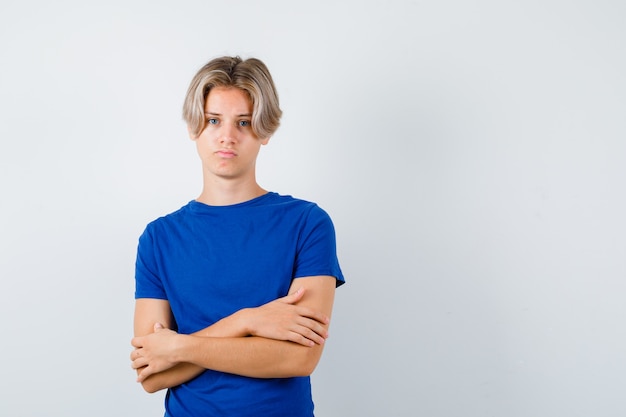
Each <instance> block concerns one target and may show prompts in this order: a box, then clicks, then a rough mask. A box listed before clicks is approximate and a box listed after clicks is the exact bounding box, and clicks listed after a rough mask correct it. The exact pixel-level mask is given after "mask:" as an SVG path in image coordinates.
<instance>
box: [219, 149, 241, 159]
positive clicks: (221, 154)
mask: <svg viewBox="0 0 626 417" xmlns="http://www.w3.org/2000/svg"><path fill="white" fill-rule="evenodd" d="M215 154H216V155H217V156H218V157H220V158H225V159H230V158H234V157H235V156H237V154H236V153H235V152H234V151H231V150H228V149H221V150H219V151H217V152H215Z"/></svg>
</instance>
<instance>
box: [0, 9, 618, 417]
mask: <svg viewBox="0 0 626 417" xmlns="http://www.w3.org/2000/svg"><path fill="white" fill-rule="evenodd" d="M90 3H91V2H79V1H57V2H46V1H42V0H36V1H32V2H18V1H8V2H7V1H3V2H2V4H1V5H0V60H1V65H0V164H1V165H0V196H1V197H0V198H1V201H2V204H1V206H0V210H1V211H0V214H1V215H0V294H1V297H2V302H1V303H0V320H1V323H2V324H1V327H0V328H1V329H2V330H1V331H2V334H3V336H2V343H0V369H1V373H2V378H0V397H1V399H0V415H3V416H46V417H48V416H59V417H71V416H81V417H82V416H92V417H97V416H111V415H118V416H131V415H141V416H148V415H153V416H157V415H162V412H163V411H162V410H163V406H162V400H163V393H157V394H154V395H149V394H146V393H144V392H143V390H142V389H141V387H140V386H138V385H137V384H136V383H135V382H134V372H133V371H132V370H131V369H130V361H129V359H128V355H129V353H130V344H129V343H130V342H129V341H130V338H131V336H132V311H133V303H134V300H133V291H134V259H135V249H136V244H137V238H138V237H139V235H140V233H141V232H142V231H143V228H144V227H145V225H146V224H147V223H148V222H149V221H151V220H153V219H154V218H156V217H158V216H161V215H163V214H166V213H168V212H171V211H173V210H175V209H177V208H179V207H180V206H182V205H184V204H185V203H186V202H187V201H189V200H191V199H193V198H195V197H197V195H198V194H199V192H200V185H201V184H200V164H199V160H198V158H197V156H196V154H195V148H194V146H193V143H192V142H191V141H190V140H189V139H188V137H187V133H186V128H185V126H184V123H183V122H182V120H181V116H180V113H181V106H182V100H183V97H184V94H185V92H186V88H187V86H188V83H189V81H190V80H191V77H192V76H193V74H194V73H195V72H196V71H197V69H198V68H199V67H200V66H201V65H203V64H204V63H205V62H206V61H208V60H209V59H211V58H214V57H216V56H220V55H223V54H229V55H234V54H239V55H241V56H242V57H249V56H255V57H259V58H261V59H262V60H264V61H265V62H266V63H267V65H268V66H269V68H270V70H271V72H272V74H273V76H274V78H275V81H276V84H277V87H278V90H279V94H280V99H281V104H282V107H283V109H284V118H283V122H282V126H281V127H280V129H279V130H278V132H277V133H276V135H275V136H274V137H273V138H272V140H271V141H270V143H269V145H268V146H267V147H265V148H263V149H262V154H261V156H260V160H259V164H258V179H259V181H260V183H261V185H262V186H264V187H265V188H268V189H271V190H273V191H277V192H280V193H283V194H291V195H294V196H296V197H300V198H304V199H308V200H313V201H316V202H318V203H319V204H320V205H321V206H322V207H323V208H325V209H326V210H327V211H328V212H329V213H330V215H331V216H332V218H333V219H334V222H335V227H336V230H337V236H338V250H339V256H340V262H341V265H342V267H343V270H344V273H345V275H346V278H347V281H348V283H347V285H345V286H344V287H342V288H340V289H339V290H338V292H337V297H336V304H335V310H334V317H333V323H332V326H331V332H330V333H331V337H330V339H329V341H328V344H327V346H326V350H325V352H324V355H323V357H322V361H321V363H320V365H319V367H318V368H317V370H316V371H315V373H314V375H313V384H314V386H313V389H314V397H315V401H316V406H317V415H318V416H341V417H343V416H355V417H362V416H381V417H390V416H432V417H439V416H441V417H450V416H464V417H479V416H480V417H483V416H506V417H517V416H526V417H555V416H594V417H600V416H623V415H626V401H625V400H624V388H625V387H626V360H625V352H626V326H624V319H625V318H626V307H625V306H626V303H625V302H624V298H625V297H624V296H625V294H626V279H625V278H626V257H625V256H624V254H625V250H626V221H625V220H624V219H625V217H624V213H626V196H625V186H624V180H625V179H626V123H625V120H626V118H625V114H626V100H625V98H626V78H625V77H624V74H626V60H625V56H626V55H625V54H624V44H625V42H626V27H625V26H624V21H625V18H626V6H625V3H624V2H618V1H598V0H594V1H591V0H589V1H583V0H580V1H568V2H566V1H556V0H543V1H533V0H531V1H508V2H507V1H505V2H498V1H488V0H478V1H474V2H465V1H459V0H457V1H454V0H451V1H398V0H386V1H364V0H345V1H341V0H340V1H317V2H309V3H306V2H290V1H283V2H280V1H262V2H254V1H231V2H228V1H224V2H219V3H218V2H211V1H185V2H170V1H108V2H97V3H95V4H90Z"/></svg>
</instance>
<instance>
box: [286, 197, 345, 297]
mask: <svg viewBox="0 0 626 417" xmlns="http://www.w3.org/2000/svg"><path fill="white" fill-rule="evenodd" d="M316 275H329V276H333V277H335V278H336V279H337V286H340V285H342V284H344V283H345V279H344V277H343V273H342V272H341V268H340V266H339V260H338V259H337V245H336V241H335V227H334V225H333V222H332V220H331V218H330V216H329V215H328V214H327V213H326V212H325V211H324V210H323V209H322V208H320V207H319V206H317V205H313V206H312V208H311V210H310V211H309V213H308V215H307V216H306V218H305V221H304V224H303V226H302V229H301V231H300V235H299V237H298V246H297V253H296V262H295V266H294V274H293V277H294V278H302V277H307V276H316Z"/></svg>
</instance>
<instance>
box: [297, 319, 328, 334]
mask: <svg viewBox="0 0 626 417" xmlns="http://www.w3.org/2000/svg"><path fill="white" fill-rule="evenodd" d="M298 325H299V326H301V328H303V329H307V330H309V331H311V332H313V333H315V334H317V335H319V336H320V337H322V338H324V339H328V329H327V328H326V327H324V326H323V325H322V324H320V323H319V322H317V321H315V320H311V319H300V321H299V322H298ZM307 333H308V332H307ZM305 336H306V334H305Z"/></svg>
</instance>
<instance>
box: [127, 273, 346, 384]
mask: <svg viewBox="0 0 626 417" xmlns="http://www.w3.org/2000/svg"><path fill="white" fill-rule="evenodd" d="M335 285H336V280H335V278H334V277H327V276H324V277H307V278H298V279H295V280H294V282H293V283H292V286H291V289H290V294H291V295H289V296H287V297H284V298H283V299H279V300H276V301H274V302H272V303H268V304H266V305H264V306H261V307H259V308H256V309H243V310H240V311H238V312H237V313H235V314H233V315H232V316H229V317H226V318H225V319H223V320H221V321H219V322H217V323H215V324H214V325H212V326H210V327H208V328H206V329H203V330H201V331H199V332H197V333H194V334H193V335H180V334H177V333H175V332H173V331H171V330H168V329H166V328H167V327H170V326H171V324H172V319H171V313H169V311H170V310H169V304H168V303H167V301H162V300H137V307H136V313H135V335H136V336H138V337H135V338H134V339H133V341H132V344H133V346H135V348H136V349H135V350H134V351H133V353H132V354H131V360H133V363H132V366H133V368H135V369H137V373H138V381H140V382H141V383H142V384H143V386H144V388H145V389H146V390H147V391H148V392H154V391H158V390H160V389H163V388H168V387H172V386H175V385H178V384H181V383H183V382H186V381H188V380H190V379H192V378H194V377H196V376H197V375H199V374H200V373H201V372H202V371H204V370H205V369H212V370H216V371H222V372H228V373H234V374H238V375H244V376H250V377H257V378H276V377H291V376H301V375H309V374H310V373H311V372H312V371H313V369H315V366H316V365H317V363H318V361H319V359H320V357H321V354H322V349H323V343H324V340H325V338H326V337H327V336H328V333H327V331H328V324H329V318H330V315H331V311H332V304H333V300H334V292H335ZM296 289H301V291H300V292H296V291H295V290H296ZM286 306H289V307H288V308H286ZM168 314H169V316H168ZM157 323H162V326H159V325H157V326H156V327H155V324H157ZM161 327H164V328H161ZM246 336H256V337H246Z"/></svg>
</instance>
